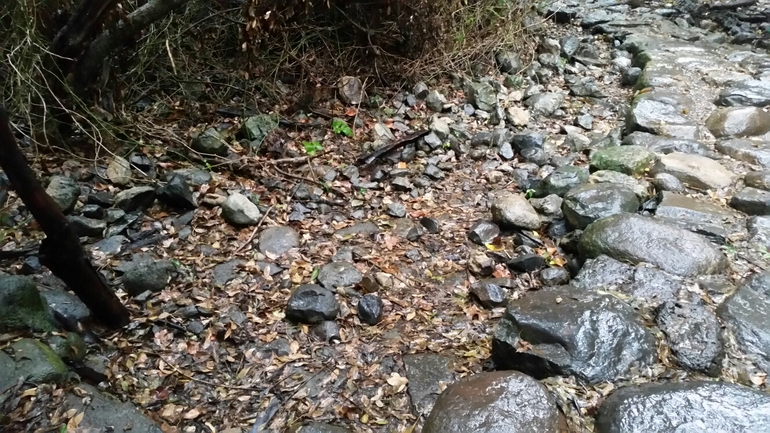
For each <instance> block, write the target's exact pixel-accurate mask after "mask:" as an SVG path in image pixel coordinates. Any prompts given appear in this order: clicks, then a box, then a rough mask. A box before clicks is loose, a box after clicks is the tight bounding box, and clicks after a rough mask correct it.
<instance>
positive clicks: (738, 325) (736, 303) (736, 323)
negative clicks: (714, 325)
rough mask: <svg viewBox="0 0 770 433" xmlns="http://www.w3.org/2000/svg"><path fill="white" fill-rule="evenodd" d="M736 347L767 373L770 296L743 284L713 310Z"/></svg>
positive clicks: (769, 367) (769, 365)
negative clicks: (731, 334) (715, 310)
mask: <svg viewBox="0 0 770 433" xmlns="http://www.w3.org/2000/svg"><path fill="white" fill-rule="evenodd" d="M717 315H718V316H719V318H720V319H721V320H722V322H723V323H724V324H725V325H727V328H728V329H729V330H730V331H731V332H732V333H733V334H734V335H735V339H736V340H737V342H738V348H739V349H740V350H741V351H742V352H743V353H745V354H746V355H748V356H749V357H751V358H752V360H754V361H756V362H757V364H758V365H759V367H760V368H762V369H763V370H764V371H765V373H770V297H768V296H767V294H766V293H763V292H758V291H756V290H753V289H752V288H751V286H749V285H743V286H741V287H739V288H738V290H737V291H736V292H735V293H733V294H732V295H731V296H730V297H729V298H727V300H725V302H723V303H722V304H721V305H720V306H719V307H717Z"/></svg>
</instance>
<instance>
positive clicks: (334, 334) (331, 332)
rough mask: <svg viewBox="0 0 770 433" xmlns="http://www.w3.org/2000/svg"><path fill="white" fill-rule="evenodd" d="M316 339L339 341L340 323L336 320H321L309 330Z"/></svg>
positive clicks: (328, 341) (327, 341)
mask: <svg viewBox="0 0 770 433" xmlns="http://www.w3.org/2000/svg"><path fill="white" fill-rule="evenodd" d="M310 332H311V333H312V334H313V336H315V337H316V338H317V339H319V340H321V341H323V342H326V343H331V342H333V341H341V338H340V325H338V324H337V322H333V321H331V320H326V321H323V322H321V323H319V324H317V325H316V326H314V327H313V330H312V331H310Z"/></svg>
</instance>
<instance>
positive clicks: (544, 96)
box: [524, 93, 564, 116]
mask: <svg viewBox="0 0 770 433" xmlns="http://www.w3.org/2000/svg"><path fill="white" fill-rule="evenodd" d="M562 102H564V95H562V94H561V93H538V94H536V95H532V96H530V97H529V98H527V100H526V101H524V104H525V105H526V106H527V107H529V109H530V111H531V112H532V114H534V115H538V116H550V115H552V114H553V113H554V112H555V111H556V110H558V109H559V107H561V104H562Z"/></svg>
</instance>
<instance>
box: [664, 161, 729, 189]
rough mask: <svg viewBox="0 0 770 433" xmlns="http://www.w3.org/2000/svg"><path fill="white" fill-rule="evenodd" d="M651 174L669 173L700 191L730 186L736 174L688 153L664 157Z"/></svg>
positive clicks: (716, 163)
mask: <svg viewBox="0 0 770 433" xmlns="http://www.w3.org/2000/svg"><path fill="white" fill-rule="evenodd" d="M651 173H652V174H653V175H656V174H658V173H667V174H670V175H672V176H674V177H676V178H677V179H679V180H680V181H681V182H682V183H684V184H685V185H689V186H692V187H694V188H700V189H719V188H724V187H727V186H730V185H731V184H732V182H733V179H734V178H735V174H734V173H733V172H731V171H730V170H728V169H727V168H725V167H724V166H723V165H722V164H720V163H719V162H717V161H714V160H713V159H710V158H706V157H704V156H699V155H690V154H686V153H670V154H668V155H663V156H661V157H660V160H659V161H658V163H657V164H655V166H654V167H653V169H652V171H651Z"/></svg>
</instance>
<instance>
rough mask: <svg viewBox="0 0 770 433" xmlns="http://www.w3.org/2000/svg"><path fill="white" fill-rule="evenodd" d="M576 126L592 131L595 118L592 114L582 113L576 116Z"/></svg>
mask: <svg viewBox="0 0 770 433" xmlns="http://www.w3.org/2000/svg"><path fill="white" fill-rule="evenodd" d="M575 126H579V127H581V128H583V129H585V130H586V131H590V130H591V129H593V127H594V118H593V116H591V115H590V114H582V115H580V116H577V117H575Z"/></svg>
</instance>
